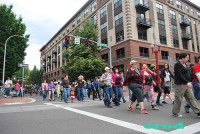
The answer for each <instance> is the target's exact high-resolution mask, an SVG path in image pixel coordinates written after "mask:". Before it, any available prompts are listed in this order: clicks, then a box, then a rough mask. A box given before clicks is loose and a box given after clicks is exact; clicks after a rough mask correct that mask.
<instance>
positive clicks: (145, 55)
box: [140, 47, 149, 57]
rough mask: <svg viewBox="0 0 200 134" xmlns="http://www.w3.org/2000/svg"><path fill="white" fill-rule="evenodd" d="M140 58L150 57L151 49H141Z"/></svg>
mask: <svg viewBox="0 0 200 134" xmlns="http://www.w3.org/2000/svg"><path fill="white" fill-rule="evenodd" d="M140 56H144V57H149V49H148V48H145V47H140Z"/></svg>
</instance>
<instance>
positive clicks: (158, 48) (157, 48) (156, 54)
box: [151, 44, 160, 86]
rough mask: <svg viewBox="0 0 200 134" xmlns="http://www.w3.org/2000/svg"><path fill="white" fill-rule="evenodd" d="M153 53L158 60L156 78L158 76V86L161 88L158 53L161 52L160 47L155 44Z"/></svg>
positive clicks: (152, 48) (152, 47)
mask: <svg viewBox="0 0 200 134" xmlns="http://www.w3.org/2000/svg"><path fill="white" fill-rule="evenodd" d="M151 50H152V53H154V54H155V58H156V76H157V82H158V86H160V73H159V64H158V53H159V52H160V46H158V45H156V44H153V45H152V46H151Z"/></svg>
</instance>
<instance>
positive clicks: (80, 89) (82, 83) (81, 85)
mask: <svg viewBox="0 0 200 134" xmlns="http://www.w3.org/2000/svg"><path fill="white" fill-rule="evenodd" d="M77 84H78V85H77V92H78V94H77V99H78V101H80V102H81V101H83V100H84V94H85V89H84V87H85V84H86V82H85V80H84V78H83V76H82V75H80V76H79V77H78V81H77Z"/></svg>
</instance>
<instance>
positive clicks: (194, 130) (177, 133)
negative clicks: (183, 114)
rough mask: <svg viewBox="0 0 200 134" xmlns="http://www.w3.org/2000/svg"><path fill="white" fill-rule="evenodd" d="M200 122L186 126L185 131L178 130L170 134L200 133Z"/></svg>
mask: <svg viewBox="0 0 200 134" xmlns="http://www.w3.org/2000/svg"><path fill="white" fill-rule="evenodd" d="M199 126H200V122H198V123H195V124H192V125H189V126H185V127H184V129H177V130H173V131H171V132H170V134H194V133H197V132H200V127H199Z"/></svg>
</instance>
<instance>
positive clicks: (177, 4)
mask: <svg viewBox="0 0 200 134" xmlns="http://www.w3.org/2000/svg"><path fill="white" fill-rule="evenodd" d="M176 6H177V8H180V9H182V3H181V2H180V1H178V0H177V1H176Z"/></svg>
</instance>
